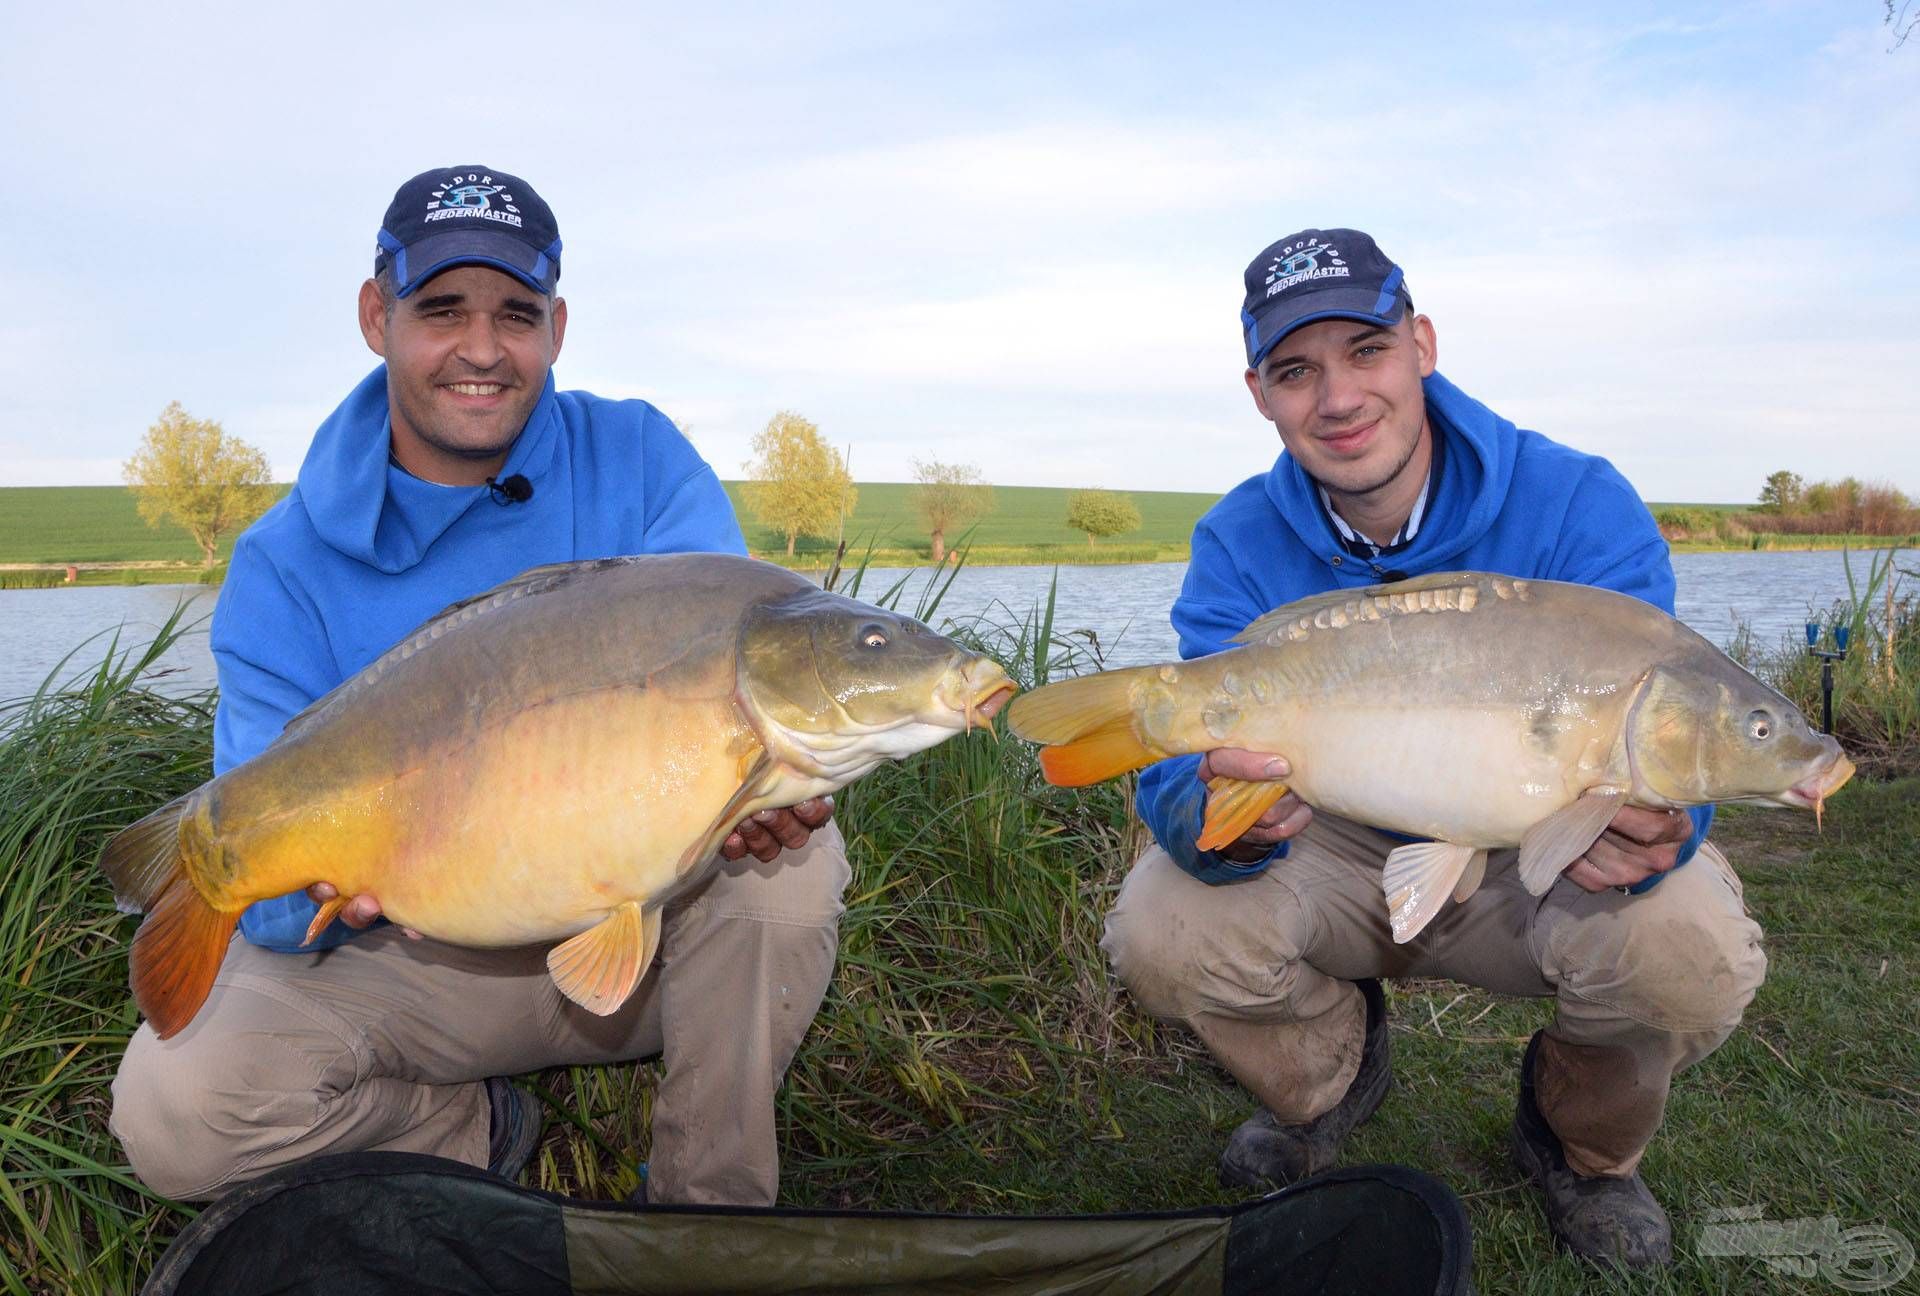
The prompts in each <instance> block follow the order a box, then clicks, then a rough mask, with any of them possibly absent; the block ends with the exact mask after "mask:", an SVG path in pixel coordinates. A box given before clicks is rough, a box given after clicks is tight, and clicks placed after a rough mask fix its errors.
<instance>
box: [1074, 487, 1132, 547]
mask: <svg viewBox="0 0 1920 1296" xmlns="http://www.w3.org/2000/svg"><path fill="white" fill-rule="evenodd" d="M1067 525H1068V526H1070V527H1072V528H1073V529H1074V530H1075V531H1085V532H1086V533H1087V547H1088V548H1092V547H1093V542H1094V538H1095V537H1096V536H1117V535H1125V534H1126V533H1127V532H1129V531H1138V530H1139V529H1140V510H1139V509H1137V508H1135V507H1134V505H1133V496H1131V495H1123V494H1121V493H1120V492H1119V491H1108V490H1077V491H1075V492H1074V493H1073V494H1071V495H1069V496H1067Z"/></svg>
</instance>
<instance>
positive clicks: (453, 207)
mask: <svg viewBox="0 0 1920 1296" xmlns="http://www.w3.org/2000/svg"><path fill="white" fill-rule="evenodd" d="M496 199H497V200H498V202H499V204H500V205H499V206H498V207H495V206H494V201H495V200H496ZM462 218H466V219H477V220H489V221H498V222H499V223H500V224H502V225H511V226H513V227H514V228H515V229H519V228H520V209H519V208H518V207H516V206H514V205H513V195H512V194H510V193H507V192H506V191H505V188H504V186H501V185H497V184H495V183H494V182H493V177H492V176H490V175H479V174H477V173H474V172H468V173H467V174H466V175H463V176H462V175H456V176H453V177H451V178H450V179H448V180H446V181H444V182H442V184H441V185H440V187H439V188H438V189H435V190H434V191H433V197H432V198H431V199H429V200H428V202H427V215H426V219H427V220H430V221H438V220H458V219H462Z"/></svg>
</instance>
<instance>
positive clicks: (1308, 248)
mask: <svg viewBox="0 0 1920 1296" xmlns="http://www.w3.org/2000/svg"><path fill="white" fill-rule="evenodd" d="M1246 288H1247V296H1246V301H1245V302H1244V303H1243V304H1242V305H1241V308H1240V327H1241V331H1242V332H1243V333H1244V334H1245V336H1246V342H1247V367H1248V368H1249V369H1254V368H1258V367H1259V365H1260V361H1261V360H1262V359H1264V358H1265V357H1266V354H1267V352H1269V351H1271V350H1273V348H1274V347H1275V345H1277V344H1278V343H1279V341H1280V339H1282V338H1284V337H1285V336H1287V334H1289V333H1291V332H1293V331H1294V330H1295V329H1297V328H1300V327H1302V326H1303V325H1307V324H1313V323H1316V322H1318V321H1320V320H1326V319H1352V320H1363V321H1366V322H1368V323H1372V324H1379V325H1382V326H1385V327H1391V326H1392V325H1394V324H1397V323H1399V322H1400V316H1401V315H1402V314H1403V313H1404V312H1405V310H1406V308H1407V306H1408V304H1409V301H1408V297H1407V286H1406V276H1405V275H1403V274H1402V273H1401V271H1400V267H1399V266H1397V265H1395V264H1394V263H1393V262H1391V261H1389V260H1388V259H1387V258H1386V256H1385V254H1383V253H1382V252H1381V251H1380V249H1379V247H1378V246H1376V245H1375V244H1374V241H1373V240H1372V239H1371V238H1369V237H1368V236H1367V235H1365V234H1362V233H1361V232H1360V231H1359V230H1351V229H1328V230H1318V229H1308V230H1301V231H1300V232H1299V233H1297V234H1290V235H1288V236H1287V237H1286V238H1283V239H1281V240H1279V241H1278V242H1276V243H1273V244H1271V245H1270V246H1268V247H1267V249H1266V250H1265V251H1263V252H1262V253H1261V254H1260V255H1259V256H1257V257H1255V258H1254V259H1253V261H1252V262H1251V263H1250V264H1249V265H1248V266H1247V273H1246Z"/></svg>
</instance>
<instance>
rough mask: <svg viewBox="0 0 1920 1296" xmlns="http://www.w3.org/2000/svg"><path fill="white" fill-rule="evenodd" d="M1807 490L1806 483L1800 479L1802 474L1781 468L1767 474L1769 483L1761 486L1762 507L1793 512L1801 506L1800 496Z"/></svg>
mask: <svg viewBox="0 0 1920 1296" xmlns="http://www.w3.org/2000/svg"><path fill="white" fill-rule="evenodd" d="M1805 490H1806V483H1805V482H1803V481H1801V480H1800V474H1799V473H1794V472H1788V471H1787V470H1786V469H1784V468H1783V469H1781V470H1780V471H1779V472H1776V473H1768V474H1767V484H1766V485H1765V486H1762V487H1761V488H1760V507H1761V508H1763V509H1766V510H1768V511H1769V512H1773V513H1791V512H1793V511H1794V510H1795V509H1796V508H1798V507H1799V506H1800V497H1801V495H1802V494H1803V493H1804V492H1805Z"/></svg>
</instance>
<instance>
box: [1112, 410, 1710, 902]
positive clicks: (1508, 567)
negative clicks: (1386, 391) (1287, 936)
mask: <svg viewBox="0 0 1920 1296" xmlns="http://www.w3.org/2000/svg"><path fill="white" fill-rule="evenodd" d="M1425 389H1426V400H1427V419H1428V423H1429V426H1430V427H1431V428H1432V430H1433V434H1434V444H1435V450H1436V455H1437V456H1439V457H1443V458H1444V463H1445V470H1444V471H1442V472H1438V473H1435V474H1432V475H1431V476H1430V478H1429V482H1428V487H1429V490H1428V499H1427V506H1426V510H1425V513H1424V515H1423V517H1422V519H1421V523H1420V526H1419V528H1418V530H1417V532H1416V533H1415V534H1414V535H1413V536H1411V537H1410V538H1409V539H1408V540H1407V542H1406V544H1405V546H1404V547H1402V548H1400V549H1399V550H1397V551H1396V552H1395V553H1394V554H1393V564H1392V566H1393V569H1394V570H1396V571H1398V572H1399V573H1402V574H1403V575H1405V576H1420V575H1424V574H1426V573H1428V572H1443V571H1488V572H1500V573H1503V574H1505V575H1509V576H1519V577H1523V578H1532V579H1538V580H1561V581H1572V582H1575V583H1577V584H1582V585H1596V586H1599V587H1601V588H1603V589H1611V590H1618V591H1620V592H1621V593H1624V594H1631V595H1633V596H1634V597H1636V598H1640V599H1644V600H1645V601H1646V602H1648V603H1651V604H1653V605H1654V606H1655V607H1658V608H1660V609H1661V610H1662V611H1664V612H1667V613H1671V612H1672V611H1673V592H1674V585H1673V565H1672V563H1671V561H1670V560H1669V558H1668V555H1667V544H1666V541H1665V540H1664V539H1662V538H1661V535H1660V530H1659V528H1658V527H1657V526H1655V525H1654V521H1653V515H1652V514H1651V513H1650V512H1648V510H1647V506H1646V505H1645V504H1644V503H1642V502H1641V499H1640V496H1639V494H1638V493H1637V492H1635V490H1634V489H1633V487H1632V486H1631V485H1629V484H1628V482H1627V480H1626V479H1625V478H1624V477H1622V476H1621V475H1620V474H1619V473H1618V472H1617V471H1616V470H1615V469H1614V467H1613V465H1612V464H1610V463H1608V462H1607V461H1606V460H1605V459H1602V458H1600V457H1599V456H1597V455H1589V454H1583V453H1581V452H1580V451H1577V450H1574V449H1572V448H1570V447H1568V446H1563V445H1560V444H1559V443H1557V442H1554V441H1550V440H1548V439H1547V438H1546V437H1544V436H1541V435H1540V434H1539V433H1538V432H1529V431H1526V430H1524V429H1522V428H1517V427H1515V426H1514V425H1513V424H1512V423H1510V422H1508V421H1507V420H1506V419H1503V418H1501V417H1500V416H1499V415H1497V414H1495V413H1494V412H1493V411H1492V410H1490V409H1488V408H1487V407H1486V406H1485V405H1482V404H1481V403H1480V402H1479V401H1476V400H1474V399H1473V398H1472V397H1470V396H1468V395H1467V394H1466V393H1465V392H1463V391H1461V390H1460V389H1459V388H1457V387H1455V386H1454V385H1453V384H1452V383H1450V382H1448V381H1447V380H1446V379H1445V378H1443V377H1441V376H1440V375H1439V374H1438V373H1436V374H1434V375H1433V376H1432V377H1430V378H1428V379H1427V380H1426V382H1425ZM1385 574H1387V568H1386V566H1385V564H1383V563H1382V562H1381V561H1380V560H1378V559H1367V558H1360V557H1356V556H1354V555H1353V554H1352V553H1350V552H1349V551H1348V549H1347V547H1346V546H1345V545H1344V544H1342V543H1341V540H1340V537H1339V534H1338V532H1337V531H1335V530H1334V529H1333V528H1332V527H1330V526H1329V525H1328V524H1327V520H1326V515H1325V513H1324V512H1323V510H1322V508H1321V504H1320V498H1319V483H1317V482H1316V481H1314V479H1313V478H1312V477H1310V476H1308V475H1307V473H1306V471H1305V470H1304V469H1302V468H1301V467H1300V464H1299V461H1298V460H1296V459H1295V458H1294V457H1293V456H1292V455H1291V454H1287V453H1285V452H1282V454H1281V455H1280V457H1279V458H1278V459H1277V460H1275V461H1274V465H1273V467H1272V468H1271V469H1270V470H1269V471H1267V472H1266V473H1264V474H1262V475H1261V476H1258V477H1251V478H1248V479H1247V480H1246V481H1244V482H1242V483H1241V484H1240V485H1238V486H1236V487H1234V489H1233V490H1231V491H1229V492H1228V493H1227V495H1226V496H1225V497H1224V498H1223V499H1221V501H1220V502H1219V503H1218V504H1216V505H1214V506H1213V508H1211V509H1209V510H1208V511H1207V513H1206V515H1205V516H1204V517H1202V518H1201V519H1200V521H1199V523H1198V524H1197V525H1196V526H1195V527H1194V531H1193V556H1192V558H1191V560H1190V561H1189V562H1188V564H1187V575H1186V579H1185V581H1184V582H1183V583H1182V585H1181V590H1180V597H1179V598H1178V599H1176V600H1175V601H1174V605H1173V613H1172V621H1173V628H1174V630H1175V631H1176V632H1177V633H1178V634H1179V637H1180V655H1181V657H1183V658H1194V657H1203V656H1206V655H1208V654H1210V653H1216V652H1222V651H1225V650H1226V649H1228V648H1231V647H1233V644H1232V642H1231V641H1232V638H1233V636H1234V635H1237V634H1238V633H1240V631H1241V630H1242V629H1244V628H1245V627H1246V626H1247V625H1248V624H1249V623H1250V622H1252V621H1253V620H1254V619H1255V618H1257V617H1259V616H1262V615H1263V614H1265V613H1267V612H1269V611H1271V610H1272V609H1274V608H1276V607H1279V606H1280V605H1281V604H1283V603H1290V602H1292V601H1293V600H1295V599H1301V598H1306V597H1309V596H1310V595H1314V594H1326V593H1330V592H1332V591H1334V590H1340V589H1359V588H1363V587H1365V586H1368V585H1372V584H1376V583H1378V582H1379V581H1380V580H1381V578H1382V577H1383V576H1384V575H1385ZM1199 762H1200V758H1199V757H1198V756H1178V757H1174V758H1173V759H1171V760H1164V761H1161V762H1159V763H1158V764H1156V765H1152V766H1150V767H1148V768H1147V769H1146V770H1145V771H1144V772H1142V774H1141V776H1140V784H1139V791H1138V793H1137V795H1136V798H1135V801H1136V805H1137V807H1138V809H1139V812H1140V817H1141V818H1142V819H1143V820H1145V821H1146V824H1147V826H1148V827H1149V828H1150V829H1152V830H1153V835H1154V838H1155V839H1156V840H1157V841H1158V842H1159V843H1160V845H1161V847H1162V848H1164V849H1165V850H1166V852H1167V853H1168V854H1169V855H1171V856H1172V857H1173V859H1174V860H1175V862H1177V863H1178V864H1179V865H1180V866H1181V867H1182V868H1184V869H1186V870H1187V871H1188V872H1190V873H1192V874H1193V875H1194V876H1196V877H1198V878H1200V879H1201V880H1203V881H1207V882H1230V881H1232V880H1233V879H1235V878H1240V877H1245V876H1247V875H1248V874H1249V873H1255V872H1258V871H1260V870H1261V869H1263V868H1265V867H1267V865H1268V864H1269V863H1271V862H1272V861H1273V860H1275V859H1278V858H1280V857H1282V856H1283V855H1285V854H1286V846H1285V843H1281V844H1280V845H1279V846H1277V847H1276V848H1275V849H1274V850H1273V851H1272V852H1270V853H1269V854H1268V855H1267V857H1266V859H1264V860H1260V861H1256V862H1254V863H1252V864H1246V865H1242V864H1236V863H1234V862H1233V861H1231V860H1227V859H1224V858H1222V857H1221V856H1220V855H1219V854H1218V853H1217V852H1214V851H1201V850H1199V849H1198V848H1197V847H1196V846H1195V845H1194V842H1195V839H1196V838H1197V837H1198V836H1199V830H1200V823H1201V820H1202V817H1203V815H1204V812H1205V808H1206V788H1205V787H1204V786H1203V785H1202V784H1201V783H1200V781H1199V780H1198V779H1197V778H1195V777H1194V770H1195V768H1196V767H1197V766H1198V765H1199ZM1689 813H1690V814H1691V815H1692V817H1693V821H1694V832H1693V835H1692V836H1691V837H1690V838H1689V839H1688V840H1687V842H1686V844H1685V845H1684V846H1682V847H1681V850H1680V859H1681V861H1682V862H1684V861H1686V860H1687V859H1689V858H1691V857H1692V855H1693V852H1694V851H1695V849H1697V847H1698V846H1699V843H1700V841H1701V840H1702V839H1703V838H1704V837H1705V836H1706V830H1707V826H1708V825H1709V824H1710V823H1711V822H1712V820H1713V808H1712V807H1711V806H1702V807H1699V808H1697V809H1695V810H1692V811H1690V812H1689ZM1657 881H1658V876H1657V875H1656V877H1654V878H1651V879H1649V880H1648V881H1647V882H1643V883H1641V884H1640V888H1642V889H1643V888H1645V887H1647V886H1649V885H1652V884H1653V883H1655V882H1657Z"/></svg>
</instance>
